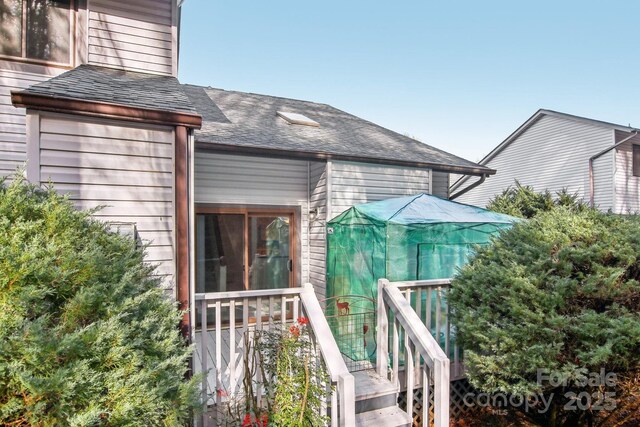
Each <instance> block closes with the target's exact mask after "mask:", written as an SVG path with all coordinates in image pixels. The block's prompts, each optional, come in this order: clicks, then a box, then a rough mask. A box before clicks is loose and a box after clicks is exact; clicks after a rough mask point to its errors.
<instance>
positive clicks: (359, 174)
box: [329, 161, 431, 219]
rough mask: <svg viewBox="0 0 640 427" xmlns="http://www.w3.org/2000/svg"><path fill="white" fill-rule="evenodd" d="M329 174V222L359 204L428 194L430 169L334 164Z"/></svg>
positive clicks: (365, 164)
mask: <svg viewBox="0 0 640 427" xmlns="http://www.w3.org/2000/svg"><path fill="white" fill-rule="evenodd" d="M330 174H331V201H330V204H331V211H330V215H329V219H332V218H335V217H336V216H338V215H340V214H341V213H342V212H344V211H346V210H347V209H349V208H350V207H351V206H353V205H355V204H359V203H367V202H374V201H377V200H384V199H389V198H392V197H402V196H409V195H413V194H418V193H428V194H431V186H430V177H431V170H430V169H417V168H407V167H401V166H385V165H378V164H370V163H355V162H336V161H334V162H332V168H331V172H330Z"/></svg>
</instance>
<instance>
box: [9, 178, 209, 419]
mask: <svg viewBox="0 0 640 427" xmlns="http://www.w3.org/2000/svg"><path fill="white" fill-rule="evenodd" d="M0 184H1V183H0ZM142 261H143V253H142V251H141V250H140V249H138V248H136V245H135V242H133V241H132V240H131V239H130V238H127V237H124V236H120V235H118V234H115V233H111V232H109V231H108V229H107V227H106V226H105V225H104V224H102V223H100V222H98V221H95V220H92V219H91V217H90V213H88V212H79V211H76V210H75V209H74V208H73V206H72V204H71V203H70V202H69V201H68V200H66V199H65V198H63V197H61V196H59V195H58V194H56V193H55V192H54V191H53V189H49V190H41V189H38V188H36V187H34V186H32V185H30V184H28V183H26V182H24V180H23V179H22V178H21V177H19V176H16V177H15V179H14V181H13V183H11V184H9V185H4V184H2V185H0V424H3V425H13V426H18V425H25V426H26V425H42V426H53V425H78V426H80V425H82V426H86V425H181V424H183V423H184V422H185V421H186V420H187V419H188V418H189V416H190V409H191V407H192V405H193V404H195V402H196V397H197V396H196V394H195V393H196V388H195V387H194V384H192V383H190V382H186V381H185V380H184V378H185V373H186V371H187V358H188V356H189V348H188V347H186V346H185V343H184V340H183V338H182V337H181V335H180V333H179V329H178V322H179V319H180V313H179V312H178V311H177V309H176V308H175V306H174V305H173V304H172V303H170V302H169V301H168V300H167V298H166V297H165V296H164V295H163V292H162V291H161V290H160V289H159V288H158V282H157V280H156V279H154V278H153V276H152V268H150V267H148V266H146V265H145V264H143V262H142Z"/></svg>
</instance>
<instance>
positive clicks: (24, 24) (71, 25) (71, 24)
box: [0, 0, 78, 68]
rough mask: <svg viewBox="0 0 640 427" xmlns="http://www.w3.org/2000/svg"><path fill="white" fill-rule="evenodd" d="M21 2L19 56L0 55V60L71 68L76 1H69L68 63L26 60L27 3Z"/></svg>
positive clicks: (74, 46)
mask: <svg viewBox="0 0 640 427" xmlns="http://www.w3.org/2000/svg"><path fill="white" fill-rule="evenodd" d="M21 1H22V22H21V31H22V35H21V46H20V50H21V56H12V55H3V54H0V60H9V61H15V62H23V63H26V64H38V65H49V66H56V67H63V68H73V65H74V63H75V60H76V24H77V14H76V12H77V10H76V5H77V4H78V0H69V62H56V61H48V60H46V59H37V58H27V57H26V56H25V55H26V52H27V1H28V0H21Z"/></svg>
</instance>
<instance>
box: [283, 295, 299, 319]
mask: <svg viewBox="0 0 640 427" xmlns="http://www.w3.org/2000/svg"><path fill="white" fill-rule="evenodd" d="M280 321H281V322H282V324H283V325H286V324H287V299H286V298H285V296H284V295H283V296H282V298H281V299H280ZM293 321H294V322H295V321H296V319H293Z"/></svg>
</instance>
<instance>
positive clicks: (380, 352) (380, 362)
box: [376, 279, 389, 378]
mask: <svg viewBox="0 0 640 427" xmlns="http://www.w3.org/2000/svg"><path fill="white" fill-rule="evenodd" d="M388 285H389V281H388V280H387V279H379V280H378V300H377V311H378V312H377V318H378V324H377V326H376V370H377V371H378V375H380V376H381V377H382V378H387V375H388V371H389V319H388V317H387V311H388V310H387V307H386V304H385V303H384V288H385V286H388Z"/></svg>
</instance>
